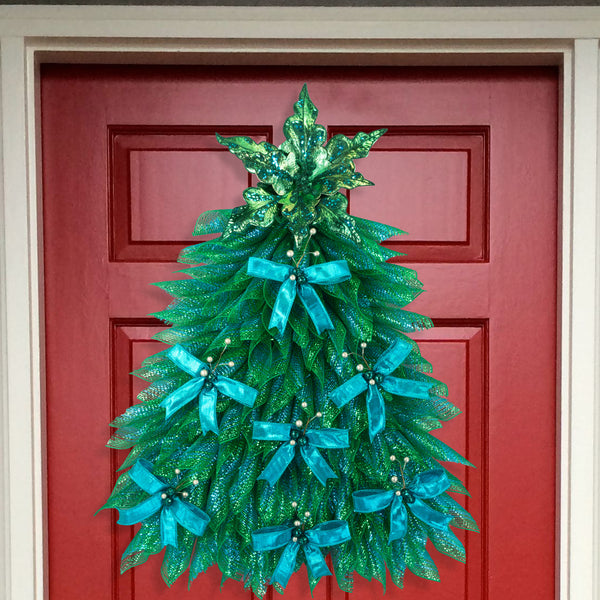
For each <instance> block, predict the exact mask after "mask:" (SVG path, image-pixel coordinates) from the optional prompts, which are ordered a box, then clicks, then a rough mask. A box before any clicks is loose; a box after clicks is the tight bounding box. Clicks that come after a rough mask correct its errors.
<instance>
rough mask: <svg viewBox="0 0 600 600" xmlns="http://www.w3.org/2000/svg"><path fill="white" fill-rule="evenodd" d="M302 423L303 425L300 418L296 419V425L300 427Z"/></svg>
mask: <svg viewBox="0 0 600 600" xmlns="http://www.w3.org/2000/svg"><path fill="white" fill-rule="evenodd" d="M302 425H304V423H303V422H302V421H301V420H300V419H298V420H297V421H296V427H302Z"/></svg>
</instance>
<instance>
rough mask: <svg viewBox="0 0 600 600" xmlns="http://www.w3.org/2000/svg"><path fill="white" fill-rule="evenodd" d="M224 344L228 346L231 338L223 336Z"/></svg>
mask: <svg viewBox="0 0 600 600" xmlns="http://www.w3.org/2000/svg"><path fill="white" fill-rule="evenodd" d="M225 344H227V345H228V346H229V344H231V338H225Z"/></svg>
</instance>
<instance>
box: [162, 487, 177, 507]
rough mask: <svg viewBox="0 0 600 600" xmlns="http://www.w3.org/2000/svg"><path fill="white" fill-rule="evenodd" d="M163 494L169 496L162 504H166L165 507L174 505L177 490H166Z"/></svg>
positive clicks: (163, 499)
mask: <svg viewBox="0 0 600 600" xmlns="http://www.w3.org/2000/svg"><path fill="white" fill-rule="evenodd" d="M163 494H166V495H167V497H166V498H162V502H163V504H165V505H167V506H168V505H169V504H172V503H173V500H174V499H175V494H176V492H175V490H174V489H173V488H167V489H166V490H165V491H164V492H163Z"/></svg>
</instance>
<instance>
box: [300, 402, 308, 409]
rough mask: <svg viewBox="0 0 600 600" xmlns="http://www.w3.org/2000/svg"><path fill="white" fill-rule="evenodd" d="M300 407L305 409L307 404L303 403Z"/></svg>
mask: <svg viewBox="0 0 600 600" xmlns="http://www.w3.org/2000/svg"><path fill="white" fill-rule="evenodd" d="M300 406H302V408H306V407H307V406H308V402H303V403H302V404H301V405H300Z"/></svg>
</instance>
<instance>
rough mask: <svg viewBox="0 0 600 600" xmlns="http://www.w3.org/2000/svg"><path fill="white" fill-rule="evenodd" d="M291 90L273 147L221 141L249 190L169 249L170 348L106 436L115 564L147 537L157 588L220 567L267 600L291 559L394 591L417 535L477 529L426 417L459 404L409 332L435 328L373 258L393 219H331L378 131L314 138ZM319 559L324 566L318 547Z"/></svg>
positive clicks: (144, 548)
mask: <svg viewBox="0 0 600 600" xmlns="http://www.w3.org/2000/svg"><path fill="white" fill-rule="evenodd" d="M316 117H317V109H316V108H315V106H314V105H313V104H312V102H311V100H310V98H309V96H308V93H307V90H306V86H305V87H304V88H303V90H302V92H301V94H300V98H299V100H298V102H297V103H296V104H295V106H294V114H293V115H292V116H291V117H289V118H288V119H287V120H286V122H285V125H284V134H285V138H286V141H285V142H284V143H283V144H282V145H281V146H279V147H276V146H273V145H271V144H269V143H267V142H261V143H256V142H254V141H252V140H251V139H249V138H245V137H230V138H222V137H220V136H218V140H219V142H220V143H221V144H223V145H225V146H226V147H227V148H228V149H229V150H230V151H231V152H232V153H233V154H234V155H235V156H237V157H238V158H239V159H241V160H242V162H243V163H244V166H245V167H246V169H247V170H248V171H250V172H251V173H254V174H256V176H257V178H258V180H259V183H258V185H257V186H256V187H252V188H249V189H247V190H245V191H244V194H243V196H244V200H245V201H246V204H245V205H244V206H239V207H237V208H234V209H233V210H212V211H208V212H206V213H204V214H203V215H201V216H200V218H199V220H198V224H197V226H196V229H195V232H194V233H195V234H197V235H204V234H215V233H218V234H220V236H219V237H217V238H216V239H214V240H212V241H208V242H204V243H201V244H198V245H195V246H191V247H189V248H186V249H185V250H183V251H182V253H181V255H180V257H179V261H180V262H183V263H186V264H190V265H201V266H192V267H191V268H189V269H187V270H186V271H185V273H186V275H187V276H188V278H187V279H185V280H181V281H169V282H165V283H160V284H158V285H159V286H160V287H161V288H162V289H164V290H166V291H167V292H169V293H170V294H171V295H172V296H173V297H174V298H175V300H174V301H173V302H172V304H171V305H170V306H169V307H168V308H167V309H166V310H164V311H162V312H160V313H158V314H157V316H158V317H159V318H160V319H162V320H163V321H165V322H166V323H168V324H171V327H170V328H168V329H166V330H165V331H163V332H161V333H160V334H158V335H157V336H156V337H157V339H159V340H162V341H163V342H165V343H166V344H168V345H169V346H170V348H168V349H167V350H165V351H163V352H160V353H158V354H156V355H154V356H152V357H150V358H148V359H146V360H145V361H144V363H143V366H142V368H141V369H140V370H139V371H137V372H136V375H137V376H139V377H141V378H143V379H144V380H146V381H148V382H149V384H150V385H149V387H148V388H147V389H146V390H145V391H143V392H142V393H141V394H140V396H139V400H140V402H139V403H138V404H136V405H134V406H133V407H131V408H129V409H128V410H127V411H126V412H125V413H124V414H123V415H121V416H120V417H118V418H117V419H116V420H115V421H114V422H113V423H112V425H113V426H114V427H116V428H117V431H116V433H115V434H114V436H113V437H112V438H111V440H110V442H109V443H108V446H109V447H111V448H118V449H124V448H130V449H131V451H130V453H129V455H128V457H127V458H126V460H125V461H124V463H123V465H122V467H121V470H124V472H123V473H122V474H121V475H120V477H119V479H118V481H117V483H116V485H115V488H114V490H113V492H112V494H111V496H110V498H109V500H108V501H107V503H106V504H105V505H104V508H117V509H119V513H120V515H119V521H118V522H119V523H121V524H123V525H133V524H137V523H141V526H140V527H139V529H138V531H137V533H136V535H135V537H134V538H133V540H132V542H131V544H130V545H129V547H128V548H127V549H126V550H125V552H124V554H123V559H122V571H125V570H127V569H129V568H131V567H134V566H136V565H139V564H141V563H143V562H144V561H146V559H147V558H148V557H149V556H150V555H152V554H156V553H158V552H160V551H162V550H163V548H164V556H163V563H162V575H163V578H164V580H165V581H166V582H167V584H171V583H172V582H173V581H175V580H176V579H177V578H178V577H179V576H180V575H182V574H183V573H184V571H186V570H188V569H189V581H190V582H191V581H192V580H193V579H194V578H196V577H197V576H198V575H199V574H200V573H202V572H203V571H205V570H206V569H208V568H209V567H210V566H211V565H214V564H217V565H218V568H219V569H220V571H221V573H222V575H223V580H225V579H227V578H233V579H236V580H239V581H241V582H242V584H243V586H244V587H246V588H252V590H253V591H254V592H255V593H256V594H258V595H259V596H263V595H264V593H265V592H266V589H267V586H268V585H269V584H273V585H274V586H275V587H276V589H278V590H280V591H281V590H282V589H283V588H285V586H286V584H287V582H288V580H289V578H290V576H291V575H292V573H293V572H294V571H296V570H298V569H299V568H300V567H301V565H302V563H306V565H307V572H308V578H309V582H310V585H311V588H312V587H313V586H314V585H315V584H316V583H317V581H318V580H319V579H320V577H322V576H324V575H331V574H334V575H335V577H336V579H337V582H338V585H339V587H340V588H341V589H343V590H346V591H351V590H352V581H353V574H354V573H358V574H359V575H361V576H362V577H365V578H367V579H372V578H375V579H377V580H379V581H381V582H382V583H384V585H385V580H386V566H387V569H388V570H389V572H390V575H391V579H392V581H393V582H394V583H395V584H396V585H398V586H400V587H401V586H402V584H403V578H404V574H405V572H406V570H407V569H409V570H410V571H412V572H413V573H414V574H415V575H418V576H420V577H424V578H427V579H432V580H437V579H438V573H437V569H436V567H435V564H434V562H433V560H432V559H431V558H430V556H429V554H428V552H427V550H426V543H427V540H428V538H429V539H430V540H431V541H432V542H433V545H434V546H435V548H436V549H437V550H438V551H440V552H443V553H444V554H447V555H449V556H451V557H452V558H455V559H456V560H459V561H464V559H465V554H464V549H463V547H462V545H461V543H460V542H459V540H458V539H457V537H456V536H455V535H454V533H453V532H452V529H451V526H454V527H459V528H463V529H469V530H476V529H477V526H476V524H475V523H474V521H473V519H472V518H471V516H470V515H469V514H468V513H467V512H466V511H465V510H464V509H463V508H462V507H461V506H460V505H459V504H458V503H457V502H456V501H455V500H454V499H453V498H452V497H451V496H449V495H448V493H447V492H449V491H451V492H458V493H461V494H465V493H466V490H465V489H464V487H463V485H462V484H461V482H460V481H459V480H458V479H457V478H456V477H455V476H453V475H452V474H451V473H449V472H448V471H447V470H446V469H445V468H444V467H443V466H440V464H439V462H438V461H444V462H445V461H450V462H455V463H459V464H462V465H468V464H469V463H468V461H466V460H465V459H464V458H463V457H461V456H460V455H459V454H458V453H457V452H455V451H454V450H452V449H451V448H449V447H448V446H447V445H445V444H444V443H443V442H441V441H439V440H438V439H436V438H435V437H433V436H432V435H430V433H429V432H430V431H431V430H433V429H436V428H438V427H439V426H440V421H447V420H449V419H451V418H453V417H454V416H455V415H456V414H457V413H458V410H457V409H456V408H455V407H454V406H453V405H452V404H451V403H450V402H448V401H447V400H446V399H445V396H446V395H447V390H446V387H445V386H444V384H442V383H440V382H439V381H436V380H435V379H433V378H432V377H431V376H430V375H428V373H430V372H431V366H430V364H429V363H428V362H427V361H426V360H425V359H423V358H422V357H421V355H420V352H419V348H418V346H417V344H416V343H415V342H414V341H412V340H411V339H410V338H409V337H408V336H407V335H406V334H408V333H410V332H414V331H416V330H420V329H423V328H428V327H431V326H432V323H431V321H430V320H429V319H428V318H427V317H423V316H421V315H418V314H415V313H413V312H409V311H407V310H405V308H404V307H405V306H406V305H408V304H409V303H410V302H411V301H412V300H413V299H414V298H415V297H416V296H417V295H418V294H419V293H420V292H421V283H420V282H419V281H418V280H417V278H416V274H415V272H414V271H412V270H410V269H407V268H405V267H402V266H400V265H395V264H390V263H388V262H386V261H387V260H388V259H390V258H392V257H394V256H396V255H397V254H398V253H397V252H394V251H392V250H389V249H386V248H383V247H382V246H380V242H381V241H383V240H385V239H387V238H389V237H391V236H394V235H396V234H399V233H402V232H401V231H400V230H398V229H396V228H394V227H390V226H388V225H382V224H380V223H375V222H372V221H368V220H364V219H359V218H356V217H351V216H350V215H348V214H347V211H346V209H347V200H346V196H345V195H344V194H343V193H340V190H341V189H352V188H355V187H357V186H364V185H372V184H371V182H370V181H368V180H366V179H365V178H364V177H363V176H362V175H361V174H360V173H357V172H356V171H355V167H354V160H355V159H358V158H364V157H366V156H367V154H368V153H369V150H370V148H371V147H372V145H373V144H374V143H375V142H376V140H377V139H378V138H379V137H380V136H381V135H382V134H384V133H385V130H378V131H373V132H371V133H359V134H357V135H356V136H355V137H354V139H349V138H347V137H345V136H343V135H336V136H334V137H333V138H331V139H330V140H329V141H327V135H326V130H325V128H324V127H322V126H320V125H317V124H316ZM327 554H330V555H331V560H330V561H329V563H328V562H327V561H326V560H325V557H326V555H327Z"/></svg>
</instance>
